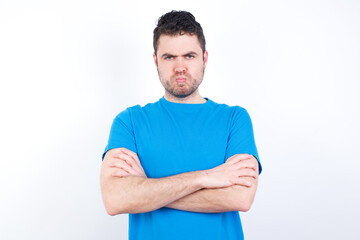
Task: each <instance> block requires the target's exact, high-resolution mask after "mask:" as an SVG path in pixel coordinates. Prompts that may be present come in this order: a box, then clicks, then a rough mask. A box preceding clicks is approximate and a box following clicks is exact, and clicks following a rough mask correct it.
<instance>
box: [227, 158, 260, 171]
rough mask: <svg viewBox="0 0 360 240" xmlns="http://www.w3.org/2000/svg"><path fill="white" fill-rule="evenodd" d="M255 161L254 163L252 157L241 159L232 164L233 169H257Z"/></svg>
mask: <svg viewBox="0 0 360 240" xmlns="http://www.w3.org/2000/svg"><path fill="white" fill-rule="evenodd" d="M256 164H257V162H256V163H255V162H254V161H253V160H252V159H247V160H241V161H239V162H236V163H234V164H233V165H232V167H233V168H235V169H240V168H250V169H253V170H255V171H256V170H257V165H256Z"/></svg>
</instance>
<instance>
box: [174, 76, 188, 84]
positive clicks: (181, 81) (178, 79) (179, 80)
mask: <svg viewBox="0 0 360 240" xmlns="http://www.w3.org/2000/svg"><path fill="white" fill-rule="evenodd" d="M175 81H176V82H177V83H185V82H186V78H184V77H178V78H176V79H175Z"/></svg>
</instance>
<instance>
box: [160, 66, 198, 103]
mask: <svg viewBox="0 0 360 240" xmlns="http://www.w3.org/2000/svg"><path fill="white" fill-rule="evenodd" d="M204 73H205V68H203V70H202V75H201V76H200V78H199V79H195V78H194V79H192V83H191V86H190V87H188V86H187V85H186V84H185V83H176V81H175V83H174V84H175V85H173V86H172V85H171V82H172V81H171V80H164V81H163V80H162V78H161V75H160V73H159V69H158V75H159V79H160V82H161V84H162V85H163V87H164V88H165V91H166V92H168V93H169V94H170V95H172V96H173V97H176V98H186V97H188V96H190V95H191V94H193V93H194V92H195V91H196V90H197V89H198V88H199V86H200V84H201V82H202V80H203V77H204ZM184 76H185V77H186V78H187V79H190V78H189V77H187V75H186V74H185V75H184ZM176 77H177V76H174V77H173V78H176Z"/></svg>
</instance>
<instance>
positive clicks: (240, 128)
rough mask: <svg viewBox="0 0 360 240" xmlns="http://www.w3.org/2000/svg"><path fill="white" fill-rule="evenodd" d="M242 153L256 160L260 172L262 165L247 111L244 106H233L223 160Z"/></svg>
mask: <svg viewBox="0 0 360 240" xmlns="http://www.w3.org/2000/svg"><path fill="white" fill-rule="evenodd" d="M243 153H247V154H251V155H253V156H254V157H255V158H256V159H257V160H258V162H259V173H261V171H262V167H261V163H260V159H259V155H258V152H257V149H256V144H255V139H254V131H253V126H252V122H251V119H250V116H249V113H248V112H247V111H246V110H245V109H244V108H241V107H235V110H234V112H233V118H232V123H231V126H230V134H229V139H228V143H227V149H226V158H225V160H226V159H228V158H229V157H231V156H233V155H235V154H243Z"/></svg>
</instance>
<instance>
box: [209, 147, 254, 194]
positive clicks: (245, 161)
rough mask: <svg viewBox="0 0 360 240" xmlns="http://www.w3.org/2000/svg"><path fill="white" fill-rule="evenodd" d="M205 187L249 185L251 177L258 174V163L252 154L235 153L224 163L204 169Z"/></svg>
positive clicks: (250, 184)
mask: <svg viewBox="0 0 360 240" xmlns="http://www.w3.org/2000/svg"><path fill="white" fill-rule="evenodd" d="M204 173H205V178H204V184H205V188H223V187H229V186H232V185H241V186H243V187H251V186H252V183H251V178H253V179H256V178H257V176H258V163H257V160H256V159H255V157H254V156H252V155H249V154H236V155H234V156H232V157H229V158H228V159H227V160H226V162H225V163H224V164H221V165H219V166H217V167H215V168H212V169H209V170H205V171H204Z"/></svg>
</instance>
